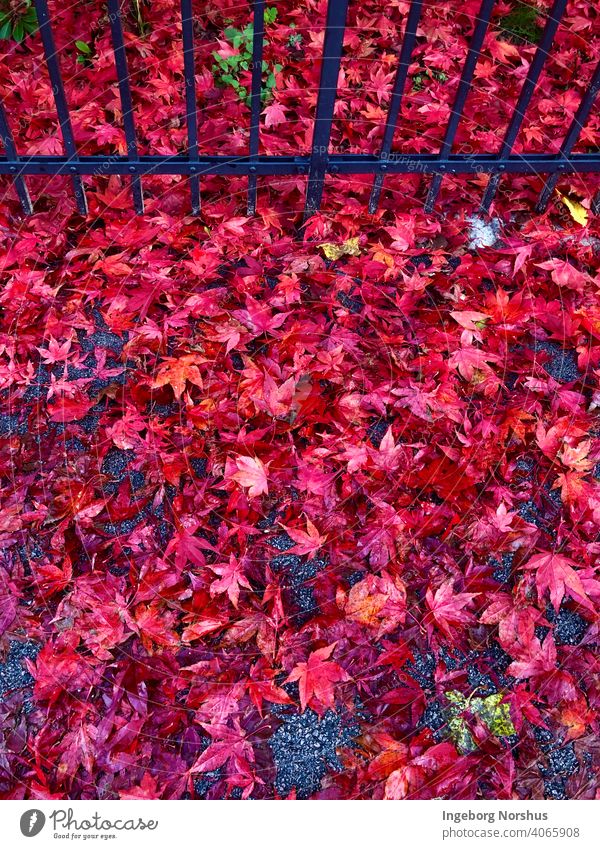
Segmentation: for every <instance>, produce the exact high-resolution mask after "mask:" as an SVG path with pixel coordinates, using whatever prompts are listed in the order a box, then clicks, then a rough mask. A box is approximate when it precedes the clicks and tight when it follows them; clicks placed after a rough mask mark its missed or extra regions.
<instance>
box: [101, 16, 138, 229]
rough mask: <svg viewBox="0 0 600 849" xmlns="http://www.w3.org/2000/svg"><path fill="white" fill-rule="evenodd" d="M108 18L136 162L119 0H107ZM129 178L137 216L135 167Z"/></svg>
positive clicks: (127, 135) (128, 136) (125, 121)
mask: <svg viewBox="0 0 600 849" xmlns="http://www.w3.org/2000/svg"><path fill="white" fill-rule="evenodd" d="M108 17H109V20H110V29H111V34H112V42H113V52H114V54H115V67H116V69H117V79H118V81H119V94H120V96H121V110H122V112H123V127H124V129H125V142H126V144H127V156H128V158H129V159H134V160H137V158H138V149H137V142H136V138H135V121H134V118H133V101H132V99H131V86H130V82H129V70H128V68H127V56H126V55H125V42H124V40H123V25H122V23H121V9H120V8H119V0H108ZM129 170H130V172H131V174H132V177H131V190H132V192H133V205H134V208H135V211H136V212H137V214H138V215H141V214H142V213H143V211H144V196H143V194H142V181H141V178H140V176H139V174H136V173H135V170H136V169H135V166H134V165H131V166H130V168H129Z"/></svg>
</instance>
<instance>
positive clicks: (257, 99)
mask: <svg viewBox="0 0 600 849" xmlns="http://www.w3.org/2000/svg"><path fill="white" fill-rule="evenodd" d="M253 5H254V23H253V31H252V89H251V93H250V159H251V160H252V159H256V157H257V156H258V150H259V141H260V137H259V133H260V106H261V98H262V73H263V72H262V63H263V41H264V37H265V0H254V4H253ZM253 169H254V170H253ZM255 172H256V166H255V165H252V164H250V175H249V176H248V215H254V213H255V212H256V173H255Z"/></svg>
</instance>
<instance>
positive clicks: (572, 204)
mask: <svg viewBox="0 0 600 849" xmlns="http://www.w3.org/2000/svg"><path fill="white" fill-rule="evenodd" d="M558 196H559V197H560V199H561V200H562V202H563V203H564V205H565V206H566V207H567V209H568V210H569V212H570V213H571V218H572V219H573V221H576V222H577V224H581V225H582V227H585V225H586V224H587V223H588V211H587V209H586V208H585V207H584V206H582V205H581V204H580V203H579V202H578V201H576V200H571V198H568V197H567V196H566V195H563V194H562V193H561V192H558Z"/></svg>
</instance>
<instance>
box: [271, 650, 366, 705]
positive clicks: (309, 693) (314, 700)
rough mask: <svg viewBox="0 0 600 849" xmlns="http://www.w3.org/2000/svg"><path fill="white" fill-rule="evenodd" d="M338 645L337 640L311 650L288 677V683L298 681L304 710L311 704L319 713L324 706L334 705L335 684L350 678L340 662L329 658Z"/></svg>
mask: <svg viewBox="0 0 600 849" xmlns="http://www.w3.org/2000/svg"><path fill="white" fill-rule="evenodd" d="M336 645H337V642H336V643H332V644H331V645H330V646H325V648H322V649H317V650H316V651H313V652H311V653H310V654H309V656H308V660H307V661H306V663H298V664H297V665H296V666H295V667H294V669H293V670H292V672H291V673H290V675H289V676H288V678H287V679H286V683H289V682H291V681H298V687H299V690H300V705H301V707H302V710H303V711H304V710H306V707H307V705H309V704H310V706H311V707H312V708H314V709H315V710H316V711H317V713H321V712H322V710H323V708H332V707H334V704H335V695H334V691H335V685H336V684H338V683H339V682H340V681H349V680H350V676H349V675H348V673H347V672H346V670H345V669H344V668H343V667H342V666H340V665H339V663H335V661H333V660H329V659H328V658H330V657H331V655H332V654H333V650H334V649H335V647H336Z"/></svg>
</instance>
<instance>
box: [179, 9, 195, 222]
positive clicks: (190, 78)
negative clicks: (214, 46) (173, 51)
mask: <svg viewBox="0 0 600 849" xmlns="http://www.w3.org/2000/svg"><path fill="white" fill-rule="evenodd" d="M181 31H182V36H183V76H184V79H185V112H186V125H187V138H188V156H189V158H190V162H194V161H195V162H197V161H198V107H197V104H196V77H195V72H196V68H195V63H194V19H193V15H192V0H181ZM194 168H196V169H197V168H198V166H197V165H196V166H194V165H191V166H190V169H194ZM189 183H190V197H191V201H192V213H193V214H194V215H198V214H199V213H200V178H199V177H197V176H194V175H193V174H192V176H191V177H190V179H189Z"/></svg>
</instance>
